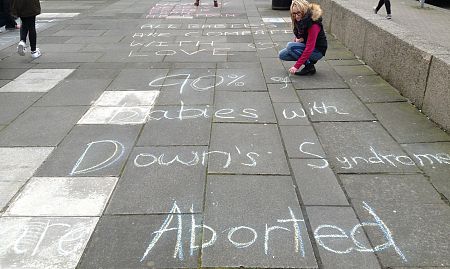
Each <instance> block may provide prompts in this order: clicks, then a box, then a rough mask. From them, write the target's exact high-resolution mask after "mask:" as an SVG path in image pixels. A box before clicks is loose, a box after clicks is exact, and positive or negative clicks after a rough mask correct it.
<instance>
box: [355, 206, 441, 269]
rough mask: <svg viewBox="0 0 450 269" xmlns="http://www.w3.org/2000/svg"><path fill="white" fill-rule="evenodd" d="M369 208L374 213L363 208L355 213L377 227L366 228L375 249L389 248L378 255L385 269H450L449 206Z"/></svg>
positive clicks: (356, 207) (359, 207) (362, 219)
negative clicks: (449, 242)
mask: <svg viewBox="0 0 450 269" xmlns="http://www.w3.org/2000/svg"><path fill="white" fill-rule="evenodd" d="M353 204H357V201H356V200H354V201H353ZM361 204H362V202H361ZM366 204H367V206H368V207H369V208H370V209H371V210H368V209H367V206H366V208H364V207H363V206H362V205H361V206H355V209H356V212H357V215H358V216H359V218H360V219H361V221H363V222H368V223H377V224H376V226H373V227H370V226H366V227H364V228H365V230H366V232H367V234H368V237H369V239H370V241H371V243H372V244H373V245H374V247H375V248H376V247H377V246H380V247H379V248H381V249H383V247H382V245H383V244H387V248H384V249H383V250H382V251H380V252H378V253H377V255H378V257H379V259H380V262H381V264H382V266H383V267H402V266H412V267H414V266H415V267H422V266H423V267H426V266H428V267H433V266H434V267H441V266H442V267H445V266H447V267H449V265H450V258H449V256H448V253H449V245H448V240H447V238H448V235H449V234H450V226H449V225H448V223H449V221H450V208H449V207H448V205H446V204H419V203H411V202H392V203H386V202H384V201H368V200H366ZM375 215H376V216H377V217H376V218H375ZM377 219H378V221H377ZM381 227H384V229H382V228H381ZM389 236H390V239H391V240H390V242H391V243H389V241H388V240H389ZM386 237H387V238H386ZM394 246H395V247H394Z"/></svg>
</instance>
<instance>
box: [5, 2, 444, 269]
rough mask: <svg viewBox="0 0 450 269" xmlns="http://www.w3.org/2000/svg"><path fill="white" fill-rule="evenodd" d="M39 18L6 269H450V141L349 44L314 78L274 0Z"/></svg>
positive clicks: (13, 129) (20, 120)
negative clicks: (284, 53)
mask: <svg viewBox="0 0 450 269" xmlns="http://www.w3.org/2000/svg"><path fill="white" fill-rule="evenodd" d="M42 6H43V11H44V14H43V15H42V16H41V17H40V18H39V20H38V24H45V27H40V28H39V32H38V47H40V48H41V50H42V52H43V55H42V56H41V58H38V59H34V60H33V59H32V58H31V57H30V56H29V55H26V56H25V57H21V56H19V55H17V53H16V52H15V46H16V42H17V38H18V32H8V33H2V34H0V44H1V46H3V47H0V49H1V50H0V59H1V61H0V268H39V269H40V268H58V269H59V268H118V269H124V268H345V269H348V268H355V269H360V268H388V267H389V268H450V259H449V255H448V253H450V244H449V242H448V236H449V235H450V226H449V225H448V223H450V205H449V199H450V135H449V134H448V133H446V132H444V131H443V130H441V129H440V128H439V127H438V126H437V125H436V124H434V123H433V122H432V121H430V120H429V119H427V117H426V116H424V115H423V114H421V113H420V112H419V111H418V110H417V109H416V108H415V107H414V106H412V105H411V104H410V103H409V102H408V100H407V99H406V98H405V97H403V96H402V95H400V94H399V92H398V91H397V90H396V89H395V88H394V87H393V86H392V85H390V84H389V83H387V82H386V81H385V80H383V79H382V78H381V77H380V75H379V74H378V73H377V72H375V71H374V70H373V69H372V68H370V67H369V66H367V65H365V64H364V62H362V61H360V60H359V59H358V58H357V57H356V56H355V55H354V54H353V53H352V51H350V50H349V49H347V48H346V47H345V46H344V45H343V43H341V42H340V41H339V40H337V39H335V38H334V37H333V35H330V34H329V35H328V41H329V50H328V52H327V56H326V57H325V59H324V60H322V61H320V62H319V63H318V64H317V73H316V74H315V75H314V76H308V77H298V76H293V75H289V74H288V71H287V70H288V68H289V67H291V66H292V63H291V62H281V61H280V60H278V58H277V53H278V51H279V50H280V49H281V48H283V46H284V45H285V44H286V43H287V42H288V41H290V40H291V38H292V32H291V29H290V26H289V24H288V21H289V18H288V16H289V13H288V12H287V11H274V10H272V9H271V5H270V2H269V1H268V0H254V1H253V0H249V1H247V0H245V1H243V0H223V1H219V7H218V8H214V7H213V3H212V1H201V5H200V7H194V6H193V3H191V2H190V1H187V0H175V1H174V0H170V1H166V0H162V1H159V0H99V1H98V0H95V1H89V0H87V1H77V2H76V4H75V3H74V2H73V1H66V0H61V1H43V2H42ZM324 8H325V7H324ZM394 8H396V7H395V6H394ZM394 14H395V13H394ZM395 19H396V18H394V20H395Z"/></svg>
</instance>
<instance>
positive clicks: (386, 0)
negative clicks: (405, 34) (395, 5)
mask: <svg viewBox="0 0 450 269" xmlns="http://www.w3.org/2000/svg"><path fill="white" fill-rule="evenodd" d="M383 5H384V6H385V7H386V14H387V15H386V19H388V20H390V19H392V15H391V1H390V0H380V1H378V5H377V6H376V7H373V12H374V13H375V14H377V13H378V11H379V10H380V8H381V7H382V6H383Z"/></svg>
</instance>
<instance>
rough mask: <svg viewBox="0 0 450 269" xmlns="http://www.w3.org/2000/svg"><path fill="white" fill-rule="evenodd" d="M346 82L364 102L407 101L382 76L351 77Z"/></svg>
mask: <svg viewBox="0 0 450 269" xmlns="http://www.w3.org/2000/svg"><path fill="white" fill-rule="evenodd" d="M345 82H346V83H348V85H350V88H351V89H352V91H353V92H354V93H355V94H356V95H357V96H358V97H359V98H360V99H361V101H363V102H364V103H376V102H399V101H406V98H404V97H403V96H401V95H400V94H399V93H398V91H397V90H396V89H395V88H394V87H392V86H391V85H389V84H388V83H387V82H386V81H384V80H383V79H382V78H381V77H380V76H357V77H350V78H347V79H346V80H345Z"/></svg>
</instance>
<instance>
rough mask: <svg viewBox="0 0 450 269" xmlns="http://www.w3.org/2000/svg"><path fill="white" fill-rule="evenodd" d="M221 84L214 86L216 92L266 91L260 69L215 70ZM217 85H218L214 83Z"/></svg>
mask: <svg viewBox="0 0 450 269" xmlns="http://www.w3.org/2000/svg"><path fill="white" fill-rule="evenodd" d="M217 76H218V78H219V79H220V81H222V80H223V82H222V83H220V84H219V85H217V86H216V90H218V91H267V87H266V84H265V83H264V81H265V80H264V76H263V73H262V71H261V69H260V68H259V69H256V68H252V69H247V68H246V69H237V68H232V69H217ZM216 84H218V83H216Z"/></svg>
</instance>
